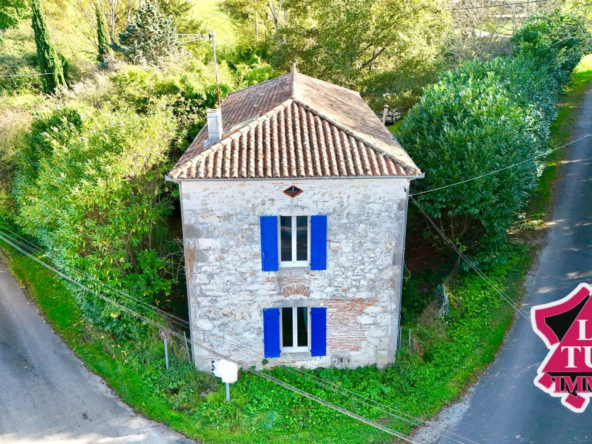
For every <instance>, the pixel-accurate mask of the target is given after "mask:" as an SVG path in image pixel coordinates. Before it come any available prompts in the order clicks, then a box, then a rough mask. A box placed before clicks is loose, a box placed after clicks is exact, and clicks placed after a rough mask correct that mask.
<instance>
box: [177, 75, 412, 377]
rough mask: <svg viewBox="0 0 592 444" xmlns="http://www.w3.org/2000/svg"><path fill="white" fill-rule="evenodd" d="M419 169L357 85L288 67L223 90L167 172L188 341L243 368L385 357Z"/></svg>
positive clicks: (390, 357)
mask: <svg viewBox="0 0 592 444" xmlns="http://www.w3.org/2000/svg"><path fill="white" fill-rule="evenodd" d="M421 177H423V175H422V173H421V171H420V170H419V168H418V167H417V166H416V165H415V164H414V163H413V161H412V160H411V158H410V157H409V155H408V154H407V153H406V152H405V150H403V148H402V147H401V146H400V145H399V143H398V142H397V140H396V139H395V138H394V137H393V136H392V135H391V133H390V132H389V131H388V130H387V129H386V128H385V127H384V126H383V125H382V123H381V121H380V119H378V118H377V117H376V115H375V114H374V112H373V111H372V110H371V109H370V108H369V107H368V106H367V105H366V103H365V102H364V100H363V99H362V98H361V97H360V95H359V94H358V93H357V92H354V91H350V90H348V89H345V88H342V87H339V86H336V85H333V84H331V83H327V82H323V81H320V80H317V79H314V78H311V77H308V76H305V75H303V74H300V73H296V72H294V73H290V74H287V75H284V76H282V77H278V78H276V79H273V80H269V81H267V82H263V83H260V84H258V85H255V86H251V87H249V88H246V89H243V90H240V91H236V92H234V93H231V94H229V95H228V97H226V99H225V100H224V101H223V102H222V104H221V106H220V108H219V109H217V110H209V111H208V122H207V125H206V126H204V128H203V129H202V130H201V132H200V133H199V134H198V136H197V137H196V139H195V141H194V142H193V143H192V145H191V146H190V147H189V149H188V150H187V151H186V152H185V154H184V155H183V156H182V157H181V159H180V160H179V161H178V162H177V164H176V165H175V167H174V169H173V170H172V171H171V172H170V175H169V176H168V177H167V179H168V180H172V181H174V182H177V183H178V184H179V188H180V196H181V212H182V218H183V236H184V244H185V259H186V271H187V284H188V294H189V296H188V297H189V316H190V323H191V335H192V338H193V340H194V341H198V342H200V343H202V344H203V345H204V346H206V347H208V348H210V349H214V350H216V351H219V352H221V353H223V354H225V355H227V356H230V357H231V358H232V359H234V360H237V361H239V362H241V363H242V364H243V365H261V362H262V360H263V356H265V358H266V359H267V361H268V365H270V366H274V365H295V366H303V367H308V368H313V367H330V366H338V367H357V366H361V365H369V364H377V365H379V366H384V365H386V364H388V363H391V362H393V361H394V359H395V353H396V350H397V342H398V334H399V318H400V307H401V284H402V270H403V253H404V244H405V225H406V215H407V201H408V192H409V185H410V181H411V180H413V179H417V178H421ZM222 337H223V338H224V339H222ZM212 359H215V357H214V356H211V355H208V353H207V352H206V351H203V350H201V349H198V348H196V349H195V361H196V362H195V363H196V365H197V366H198V367H199V368H201V369H203V370H208V369H210V368H211V361H212Z"/></svg>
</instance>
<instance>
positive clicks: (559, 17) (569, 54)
mask: <svg viewBox="0 0 592 444" xmlns="http://www.w3.org/2000/svg"><path fill="white" fill-rule="evenodd" d="M512 40H513V41H514V42H515V43H516V47H515V49H514V53H515V54H516V55H523V56H526V57H529V58H532V59H534V60H536V63H537V64H538V65H539V66H541V67H546V68H547V69H548V70H549V71H550V72H551V73H552V75H553V76H554V77H555V78H556V79H557V81H558V82H559V83H560V84H561V85H565V84H566V83H567V82H568V81H569V77H570V75H571V72H572V71H573V70H574V68H575V67H576V65H577V64H578V63H579V62H580V60H581V59H582V57H583V56H584V55H586V54H587V53H588V52H590V50H591V49H592V46H591V44H592V41H591V38H590V33H589V32H588V30H587V26H586V22H585V21H584V19H583V18H582V17H578V16H574V15H566V14H563V13H561V12H560V11H552V12H546V13H542V14H539V15H536V16H534V17H532V18H530V19H529V20H528V21H527V22H526V24H525V25H524V26H523V27H522V28H521V29H520V30H519V31H518V32H516V34H514V37H513V38H512Z"/></svg>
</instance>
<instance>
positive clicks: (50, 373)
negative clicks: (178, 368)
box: [0, 261, 193, 444]
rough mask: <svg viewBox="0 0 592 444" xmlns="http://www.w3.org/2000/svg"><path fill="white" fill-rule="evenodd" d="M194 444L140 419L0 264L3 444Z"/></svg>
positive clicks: (0, 418) (0, 426)
mask: <svg viewBox="0 0 592 444" xmlns="http://www.w3.org/2000/svg"><path fill="white" fill-rule="evenodd" d="M8 443H10V444H24V443H27V444H48V443H64V444H74V443H77V444H78V443H80V444H86V443H89V444H90V443H93V444H94V443H101V444H103V443H105V444H106V443H142V444H143V443H155V444H156V443H176V444H189V443H193V441H191V440H189V439H187V438H185V437H183V436H181V435H179V434H177V433H174V432H172V431H170V430H169V429H168V428H166V427H165V426H163V425H162V424H159V423H156V422H153V421H149V420H147V419H145V418H143V417H141V416H137V415H135V414H134V413H133V412H132V411H131V409H130V408H129V407H127V406H126V405H124V404H123V403H122V402H121V401H119V400H118V398H117V397H116V396H115V395H114V394H113V393H112V392H111V390H110V389H109V387H107V386H106V385H105V383H104V382H102V380H101V379H100V378H99V377H97V376H96V375H94V374H93V373H91V372H89V371H88V370H87V369H86V367H84V365H83V364H82V362H81V361H80V360H79V359H78V358H77V357H76V356H75V355H74V353H73V352H72V351H71V350H70V349H69V348H68V347H67V346H66V345H65V344H64V343H63V342H62V340H61V339H60V338H59V337H57V336H56V335H55V334H54V333H53V332H52V330H51V329H50V328H49V326H48V325H47V324H46V323H45V321H44V320H43V318H42V317H41V316H40V315H39V313H38V312H37V309H36V308H35V306H34V304H33V303H32V302H30V301H29V300H28V298H27V297H26V296H25V295H24V294H23V291H22V290H21V289H20V288H19V286H18V285H17V283H16V282H15V280H14V278H13V277H12V275H11V274H10V272H9V271H8V270H7V269H6V267H5V266H4V264H3V263H2V261H0V444H8Z"/></svg>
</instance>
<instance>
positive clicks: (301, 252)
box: [296, 216, 308, 261]
mask: <svg viewBox="0 0 592 444" xmlns="http://www.w3.org/2000/svg"><path fill="white" fill-rule="evenodd" d="M296 260H297V261H306V260H308V217H306V216H297V217H296Z"/></svg>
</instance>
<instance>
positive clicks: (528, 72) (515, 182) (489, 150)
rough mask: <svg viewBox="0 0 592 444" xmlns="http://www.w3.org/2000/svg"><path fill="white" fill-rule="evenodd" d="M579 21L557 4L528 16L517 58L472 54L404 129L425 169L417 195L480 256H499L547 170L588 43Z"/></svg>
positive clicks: (402, 132) (429, 96)
mask: <svg viewBox="0 0 592 444" xmlns="http://www.w3.org/2000/svg"><path fill="white" fill-rule="evenodd" d="M580 25H582V23H581V20H580V19H578V18H574V17H568V16H564V15H561V14H560V13H558V12H553V13H547V14H541V15H538V16H535V17H534V18H532V19H530V20H529V21H528V22H527V23H526V24H525V26H524V27H523V28H522V29H521V30H520V31H519V32H518V33H517V34H516V36H515V37H514V41H515V42H517V45H516V48H515V56H514V57H500V58H496V59H493V60H490V61H479V60H475V61H473V62H468V63H465V64H462V65H461V66H460V67H459V68H458V69H457V70H455V71H453V72H450V73H448V74H445V75H443V76H442V77H441V78H440V81H439V82H438V83H437V84H436V85H434V86H432V87H429V88H428V89H427V90H426V91H425V94H424V96H423V97H422V99H421V102H420V103H419V104H417V105H416V106H415V107H414V108H413V109H412V110H411V111H410V113H409V115H408V117H407V119H406V120H405V122H404V123H403V125H402V126H401V128H400V133H399V136H400V138H401V141H402V142H403V144H404V146H405V148H406V149H407V150H408V151H409V153H410V154H411V156H413V157H415V159H416V160H417V161H418V163H419V164H420V166H421V167H422V168H423V169H424V171H425V172H426V177H425V179H423V180H420V181H417V182H415V183H414V188H415V191H416V192H421V191H426V190H433V189H436V188H440V187H445V186H446V185H450V184H454V183H457V182H462V181H464V180H467V179H472V178H476V177H480V176H482V175H484V174H487V173H490V172H493V171H496V170H499V169H502V168H504V167H507V166H509V165H513V164H516V163H521V162H524V163H522V164H520V165H518V166H516V167H513V168H511V169H505V170H502V171H500V172H497V173H495V174H492V175H486V176H485V177H482V178H479V180H474V181H470V182H467V183H463V184H459V185H457V186H454V187H450V188H444V189H441V190H438V191H435V192H433V193H429V194H422V195H419V196H418V197H417V199H418V201H419V202H420V204H421V205H422V206H423V207H424V209H425V210H426V211H427V213H428V214H430V215H431V216H432V217H433V218H435V219H437V221H438V223H439V224H440V227H441V228H442V230H444V231H445V232H446V233H447V235H448V236H449V237H450V239H451V240H452V241H453V242H454V243H456V244H457V245H459V246H460V247H462V248H463V249H465V250H467V251H469V252H470V253H471V254H473V255H475V256H476V257H477V258H478V259H480V260H481V261H482V262H493V261H497V260H499V259H500V258H501V256H500V253H501V252H502V251H504V248H505V239H506V237H507V235H506V233H507V230H508V229H509V228H510V227H511V225H512V224H513V223H514V222H515V221H516V220H517V218H518V217H519V216H520V212H521V210H522V209H523V208H524V206H525V205H526V203H527V201H528V199H529V197H530V192H531V191H532V190H533V189H534V187H535V186H536V183H537V175H538V172H539V169H538V168H537V163H536V162H535V161H527V162H525V161H526V160H527V159H529V158H532V157H533V156H538V155H540V154H542V153H543V152H544V150H545V149H546V147H547V145H548V139H549V131H550V124H551V122H552V121H553V119H554V118H555V116H556V113H557V111H556V103H557V99H558V94H559V92H560V88H561V86H562V85H563V84H564V83H565V82H566V81H567V79H568V78H569V75H570V74H571V71H572V70H573V69H574V68H575V66H576V65H577V63H578V62H579V60H580V58H581V56H582V54H583V52H584V51H585V50H587V48H588V47H589V41H590V35H589V33H588V32H587V31H586V30H585V28H584V27H580Z"/></svg>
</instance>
